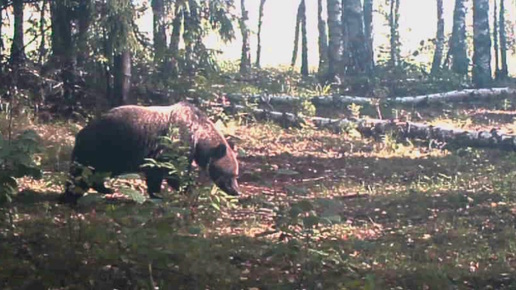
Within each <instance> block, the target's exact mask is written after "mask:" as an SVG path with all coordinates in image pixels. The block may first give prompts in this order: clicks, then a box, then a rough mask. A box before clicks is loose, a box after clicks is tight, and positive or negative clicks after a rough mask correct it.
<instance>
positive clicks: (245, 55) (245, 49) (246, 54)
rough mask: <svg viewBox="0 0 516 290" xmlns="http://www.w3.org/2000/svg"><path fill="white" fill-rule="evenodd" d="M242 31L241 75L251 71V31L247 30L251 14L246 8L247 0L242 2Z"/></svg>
mask: <svg viewBox="0 0 516 290" xmlns="http://www.w3.org/2000/svg"><path fill="white" fill-rule="evenodd" d="M240 9H241V12H242V15H241V16H240V31H241V33H242V53H241V55H240V73H242V74H248V73H250V71H251V48H250V45H249V29H248V28H247V20H249V13H248V11H247V9H246V8H245V0H241V1H240Z"/></svg>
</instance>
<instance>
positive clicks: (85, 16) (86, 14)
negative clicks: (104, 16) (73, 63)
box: [76, 0, 94, 66]
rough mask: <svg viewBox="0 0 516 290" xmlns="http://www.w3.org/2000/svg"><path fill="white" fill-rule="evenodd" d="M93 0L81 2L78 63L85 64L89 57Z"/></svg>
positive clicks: (79, 9) (79, 7)
mask: <svg viewBox="0 0 516 290" xmlns="http://www.w3.org/2000/svg"><path fill="white" fill-rule="evenodd" d="M93 5H94V3H93V2H92V0H82V1H80V2H79V6H78V7H77V8H78V13H77V20H78V21H77V22H78V31H77V36H76V38H77V64H78V65H79V66H83V65H84V63H85V62H86V61H87V60H88V58H89V51H88V31H89V29H90V25H91V20H92V17H93V16H92V14H93Z"/></svg>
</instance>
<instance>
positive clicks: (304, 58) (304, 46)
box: [301, 0, 308, 77]
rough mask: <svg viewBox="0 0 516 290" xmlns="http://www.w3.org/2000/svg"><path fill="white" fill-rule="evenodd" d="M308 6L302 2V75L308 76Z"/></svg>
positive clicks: (303, 0) (302, 0)
mask: <svg viewBox="0 0 516 290" xmlns="http://www.w3.org/2000/svg"><path fill="white" fill-rule="evenodd" d="M306 34H307V33H306V4H305V0H301V75H303V76H305V77H307V76H308V38H307V35H306Z"/></svg>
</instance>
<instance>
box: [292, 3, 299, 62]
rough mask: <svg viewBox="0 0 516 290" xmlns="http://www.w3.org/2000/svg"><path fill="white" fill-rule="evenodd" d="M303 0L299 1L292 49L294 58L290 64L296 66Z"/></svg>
mask: <svg viewBox="0 0 516 290" xmlns="http://www.w3.org/2000/svg"><path fill="white" fill-rule="evenodd" d="M301 4H302V0H301V2H299V5H298V6H297V14H296V25H295V26H294V48H293V49H292V59H291V61H290V66H291V67H294V66H295V65H296V61H297V54H298V50H299V30H300V29H299V28H300V27H301V13H302V7H301Z"/></svg>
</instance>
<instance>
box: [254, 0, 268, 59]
mask: <svg viewBox="0 0 516 290" xmlns="http://www.w3.org/2000/svg"><path fill="white" fill-rule="evenodd" d="M265 1H266V0H260V8H259V9H258V33H257V34H256V37H257V38H258V44H257V46H256V62H255V66H256V67H257V68H260V61H261V57H262V24H263V10H264V8H265Z"/></svg>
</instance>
